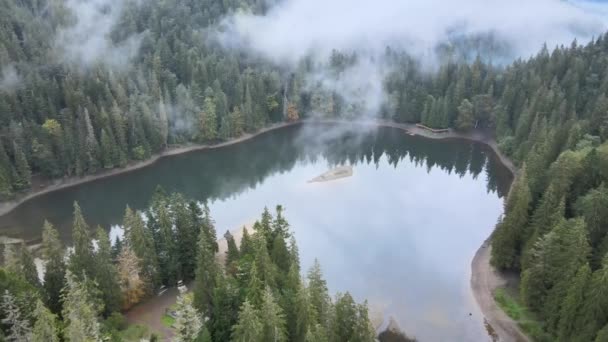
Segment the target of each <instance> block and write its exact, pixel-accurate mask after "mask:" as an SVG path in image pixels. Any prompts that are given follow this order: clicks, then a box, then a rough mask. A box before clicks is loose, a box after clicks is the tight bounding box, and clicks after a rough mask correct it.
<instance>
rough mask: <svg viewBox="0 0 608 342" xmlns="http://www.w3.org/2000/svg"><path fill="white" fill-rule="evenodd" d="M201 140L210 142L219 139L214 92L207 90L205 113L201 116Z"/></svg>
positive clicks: (204, 104) (204, 105)
mask: <svg viewBox="0 0 608 342" xmlns="http://www.w3.org/2000/svg"><path fill="white" fill-rule="evenodd" d="M200 115H201V117H200V131H201V140H203V141H209V140H214V139H216V138H217V113H216V105H215V101H214V96H213V90H212V89H211V88H207V90H205V101H204V103H203V112H202V113H201V114H200Z"/></svg>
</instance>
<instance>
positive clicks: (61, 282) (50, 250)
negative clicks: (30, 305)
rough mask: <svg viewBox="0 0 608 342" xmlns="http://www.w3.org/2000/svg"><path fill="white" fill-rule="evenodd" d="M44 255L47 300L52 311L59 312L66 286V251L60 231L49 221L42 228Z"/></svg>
mask: <svg viewBox="0 0 608 342" xmlns="http://www.w3.org/2000/svg"><path fill="white" fill-rule="evenodd" d="M42 256H43V258H44V260H45V261H46V265H45V272H44V294H45V302H46V304H47V306H48V307H49V309H50V310H51V312H53V313H54V314H59V313H60V312H61V310H62V303H61V290H62V289H63V288H64V287H65V272H66V265H65V259H64V257H65V251H64V250H63V247H62V245H61V240H60V239H59V233H58V232H57V230H56V229H55V227H53V225H52V224H50V223H49V222H48V221H45V222H44V227H43V228H42Z"/></svg>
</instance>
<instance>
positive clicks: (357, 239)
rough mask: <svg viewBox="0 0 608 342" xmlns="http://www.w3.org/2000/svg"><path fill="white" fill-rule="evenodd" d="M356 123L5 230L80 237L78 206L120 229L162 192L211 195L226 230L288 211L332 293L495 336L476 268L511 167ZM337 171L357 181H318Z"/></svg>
mask: <svg viewBox="0 0 608 342" xmlns="http://www.w3.org/2000/svg"><path fill="white" fill-rule="evenodd" d="M354 127H355V126H353V127H350V128H354ZM345 128H349V127H347V126H345V125H340V126H334V125H312V124H308V125H304V126H292V127H287V128H284V129H281V130H278V131H273V132H269V133H266V134H264V135H262V136H259V137H257V138H255V139H253V140H250V141H248V142H246V143H243V144H238V145H233V146H229V147H225V148H221V149H215V150H207V151H199V152H193V153H188V154H184V155H179V156H173V157H169V158H165V159H162V160H160V161H159V162H157V163H155V164H154V165H152V166H151V167H147V168H144V169H139V170H136V171H133V172H129V173H125V174H122V175H120V176H117V177H111V178H106V179H101V180H98V181H95V182H91V183H86V184H83V185H80V186H76V187H72V188H68V189H64V190H60V191H56V192H53V193H49V194H46V195H43V196H40V197H37V198H35V199H33V200H31V201H29V202H26V203H24V204H23V205H21V206H20V207H18V208H17V209H16V210H15V211H13V212H11V213H9V214H8V215H5V216H4V217H2V218H0V232H1V233H2V234H6V235H10V236H15V237H23V238H26V239H35V238H37V237H39V236H40V231H41V226H42V222H43V219H44V218H46V219H48V220H49V221H51V222H52V223H54V224H55V225H56V226H58V228H59V229H60V233H61V235H62V238H63V239H64V240H65V241H66V242H68V243H69V235H70V222H71V212H72V203H73V202H74V201H78V202H79V203H80V205H81V207H82V209H83V211H84V213H85V216H86V218H87V221H88V222H89V224H90V225H91V226H94V225H97V224H99V225H101V226H102V227H105V228H107V229H110V227H112V226H116V225H117V224H119V223H120V221H121V220H122V215H123V213H124V208H125V206H126V205H127V204H129V205H130V206H131V207H132V208H136V209H139V210H145V208H146V204H147V202H148V201H149V200H150V197H151V196H152V194H153V192H154V189H155V187H156V186H157V185H161V186H162V187H163V188H164V189H165V190H166V191H168V192H173V191H178V192H181V193H184V194H185V195H186V196H188V197H191V198H195V199H197V200H200V201H207V202H208V203H209V206H210V208H211V213H212V215H213V217H214V219H215V221H216V228H217V230H218V235H219V236H221V235H222V234H223V232H225V231H226V230H227V229H230V230H234V229H235V228H236V227H238V226H240V225H242V224H244V223H249V222H251V221H252V220H253V219H255V218H256V217H257V216H258V215H259V214H260V213H261V211H262V209H263V208H264V206H268V207H274V206H275V205H276V204H281V205H283V206H284V207H285V208H286V210H287V211H286V216H287V219H288V220H289V222H290V224H291V226H292V231H293V232H294V234H295V236H296V239H297V242H298V245H299V248H300V257H301V259H302V266H303V268H304V269H307V268H308V267H310V265H312V263H313V261H314V258H318V259H319V261H320V262H321V265H322V267H323V271H324V275H325V277H326V279H327V283H328V286H329V288H330V291H332V292H333V293H335V292H338V291H341V292H343V291H347V290H348V291H350V292H351V293H352V294H353V296H354V297H355V298H356V299H358V300H363V299H367V300H368V301H369V303H370V306H371V307H372V310H381V311H382V312H383V313H384V317H385V318H386V319H388V317H391V316H392V317H394V318H395V319H396V320H397V322H398V323H399V324H400V325H401V327H402V328H403V329H404V330H406V331H407V332H408V334H410V335H415V336H416V337H417V338H418V339H419V340H420V341H487V340H489V338H488V337H487V333H486V331H485V328H484V324H483V317H482V316H481V313H480V311H479V309H478V308H477V305H476V303H475V300H474V298H473V297H472V294H471V290H470V285H469V280H470V273H471V270H470V263H471V260H472V258H473V255H474V254H475V252H476V250H477V248H479V246H480V245H481V244H482V242H483V241H484V239H486V238H487V237H488V236H489V235H490V233H491V231H492V229H493V226H494V224H495V223H496V220H497V218H498V217H499V216H500V214H501V213H502V209H503V208H502V203H503V199H502V198H503V196H504V195H505V194H506V192H507V191H508V187H509V185H510V182H511V175H510V173H509V171H508V170H507V169H506V168H505V167H503V166H502V165H501V164H500V162H499V161H498V160H497V158H496V157H495V156H494V155H493V153H492V151H491V150H490V149H489V148H487V147H486V146H484V145H481V144H478V143H473V142H467V141H462V140H444V141H440V140H429V139H425V138H421V137H412V136H409V135H407V134H405V133H404V132H403V131H401V130H398V129H393V128H378V129H371V130H368V131H365V132H356V133H355V132H353V131H351V130H350V129H345ZM345 130H346V131H348V132H347V133H344V131H345ZM337 165H352V166H353V172H354V173H353V176H352V177H349V178H344V179H339V180H335V181H331V182H325V183H308V182H307V181H308V180H309V179H311V178H314V177H315V176H317V175H319V174H321V173H323V172H325V171H327V170H328V169H329V168H332V167H334V166H337ZM469 313H471V314H472V315H469Z"/></svg>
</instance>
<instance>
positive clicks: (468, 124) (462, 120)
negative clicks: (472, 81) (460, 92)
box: [456, 99, 475, 131]
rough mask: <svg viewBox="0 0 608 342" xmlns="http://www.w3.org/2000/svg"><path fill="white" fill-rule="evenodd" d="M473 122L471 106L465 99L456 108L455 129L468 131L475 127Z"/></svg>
mask: <svg viewBox="0 0 608 342" xmlns="http://www.w3.org/2000/svg"><path fill="white" fill-rule="evenodd" d="M474 121H475V117H474V115H473V104H472V103H471V102H470V101H469V100H467V99H464V100H462V103H461V104H460V105H459V106H458V118H457V119H456V128H458V129H459V130H461V131H468V130H470V129H471V128H473V127H474V126H475V122H474Z"/></svg>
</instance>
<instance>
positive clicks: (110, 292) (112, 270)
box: [95, 227, 121, 317]
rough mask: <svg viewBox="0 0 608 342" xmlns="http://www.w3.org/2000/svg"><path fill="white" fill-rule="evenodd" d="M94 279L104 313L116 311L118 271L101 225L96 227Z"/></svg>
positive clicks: (117, 303) (118, 297) (118, 308)
mask: <svg viewBox="0 0 608 342" xmlns="http://www.w3.org/2000/svg"><path fill="white" fill-rule="evenodd" d="M95 262H96V267H95V281H96V282H97V284H98V288H99V291H100V292H101V299H102V301H103V303H104V304H105V308H104V315H105V316H106V317H107V316H109V315H110V314H111V313H112V312H118V311H119V310H120V304H121V292H120V284H119V280H118V271H117V269H116V266H115V265H114V262H113V259H112V246H111V244H110V237H109V236H108V233H106V231H105V230H103V229H102V228H101V227H98V228H97V252H96V253H95Z"/></svg>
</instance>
